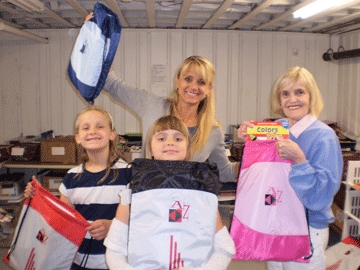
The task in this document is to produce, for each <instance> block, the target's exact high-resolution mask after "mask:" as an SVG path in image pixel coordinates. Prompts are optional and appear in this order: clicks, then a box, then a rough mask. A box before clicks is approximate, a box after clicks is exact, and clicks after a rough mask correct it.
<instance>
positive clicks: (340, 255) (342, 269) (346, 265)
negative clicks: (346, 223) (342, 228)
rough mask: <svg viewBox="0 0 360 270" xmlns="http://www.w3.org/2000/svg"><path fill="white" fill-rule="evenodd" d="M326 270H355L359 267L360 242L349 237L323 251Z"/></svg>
mask: <svg viewBox="0 0 360 270" xmlns="http://www.w3.org/2000/svg"><path fill="white" fill-rule="evenodd" d="M325 265H326V270H357V269H359V267H360V241H359V240H355V239H354V238H352V237H351V236H348V237H346V238H345V239H343V240H342V241H341V242H340V243H337V244H335V245H333V246H331V247H329V248H328V249H327V250H326V251H325Z"/></svg>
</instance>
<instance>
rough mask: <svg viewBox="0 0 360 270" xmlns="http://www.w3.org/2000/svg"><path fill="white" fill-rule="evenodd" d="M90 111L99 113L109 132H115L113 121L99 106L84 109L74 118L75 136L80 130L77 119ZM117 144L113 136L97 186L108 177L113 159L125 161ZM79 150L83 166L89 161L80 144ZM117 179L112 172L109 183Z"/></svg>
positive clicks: (79, 175) (115, 172)
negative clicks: (102, 173)
mask: <svg viewBox="0 0 360 270" xmlns="http://www.w3.org/2000/svg"><path fill="white" fill-rule="evenodd" d="M90 111H96V112H99V113H101V114H102V115H103V116H104V117H105V118H106V119H107V123H108V124H109V127H110V130H111V131H115V125H114V121H113V119H112V117H111V115H110V114H109V113H108V112H107V111H106V110H105V109H103V108H101V107H99V106H95V105H92V106H88V107H86V108H85V109H83V110H82V111H81V112H79V113H78V115H77V116H76V120H75V125H74V130H75V135H76V134H79V128H80V123H79V118H80V116H82V115H84V114H85V113H87V112H90ZM118 144H119V137H118V136H115V139H114V140H110V141H109V157H108V160H107V166H106V172H105V175H104V176H103V177H102V178H101V179H100V180H99V181H98V182H97V183H98V184H101V183H102V182H103V181H104V180H105V179H106V178H107V177H108V176H109V174H110V170H111V165H112V163H113V161H114V160H115V159H117V158H121V159H123V160H125V161H126V158H125V156H124V155H123V154H122V153H121V150H120V148H119V147H118ZM79 149H80V151H79V152H80V155H81V157H80V159H81V163H82V164H85V163H86V162H87V161H88V160H89V157H88V155H87V153H86V150H85V149H84V148H83V147H82V145H81V144H79ZM76 177H79V178H80V177H81V173H79V174H77V175H76ZM117 177H118V171H117V170H114V176H113V179H112V180H111V181H110V183H112V182H114V181H115V180H116V178H117Z"/></svg>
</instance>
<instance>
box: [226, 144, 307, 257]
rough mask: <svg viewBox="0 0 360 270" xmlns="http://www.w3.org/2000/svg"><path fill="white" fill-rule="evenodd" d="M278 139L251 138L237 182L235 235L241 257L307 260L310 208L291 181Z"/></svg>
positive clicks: (237, 250) (234, 216) (232, 232)
mask: <svg viewBox="0 0 360 270" xmlns="http://www.w3.org/2000/svg"><path fill="white" fill-rule="evenodd" d="M275 142H276V141H267V140H263V141H247V142H246V143H245V148H244V153H243V158H242V165H241V172H240V175H239V181H238V184H237V191H236V199H235V208H234V215H233V220H232V224H231V230H230V235H231V237H232V238H233V240H234V243H235V247H236V254H235V255H234V256H233V259H237V260H260V261H264V260H271V261H282V262H286V261H297V262H308V261H309V259H308V257H309V256H310V254H311V248H310V239H309V231H308V224H307V220H306V214H305V208H304V206H303V204H302V203H301V202H300V200H299V199H298V197H297V195H296V193H295V191H294V190H293V188H292V187H291V185H290V183H289V172H290V170H291V162H290V161H289V160H282V159H281V158H280V157H279V155H278V153H277V150H276V147H275Z"/></svg>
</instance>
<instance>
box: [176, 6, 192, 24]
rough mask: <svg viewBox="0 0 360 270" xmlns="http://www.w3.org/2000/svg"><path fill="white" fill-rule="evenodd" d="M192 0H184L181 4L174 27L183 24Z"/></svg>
mask: <svg viewBox="0 0 360 270" xmlns="http://www.w3.org/2000/svg"><path fill="white" fill-rule="evenodd" d="M192 2H193V0H184V1H183V3H182V5H181V10H180V14H179V17H178V20H177V22H176V25H175V28H181V27H183V25H184V22H185V20H186V17H187V15H188V13H189V10H190V6H191V4H192Z"/></svg>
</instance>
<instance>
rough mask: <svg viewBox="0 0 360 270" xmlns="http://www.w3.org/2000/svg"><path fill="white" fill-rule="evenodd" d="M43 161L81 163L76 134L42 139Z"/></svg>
mask: <svg viewBox="0 0 360 270" xmlns="http://www.w3.org/2000/svg"><path fill="white" fill-rule="evenodd" d="M41 163H58V164H79V163H80V153H79V147H78V145H77V143H76V141H75V137H74V136H60V137H56V138H49V139H45V140H42V141H41Z"/></svg>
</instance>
